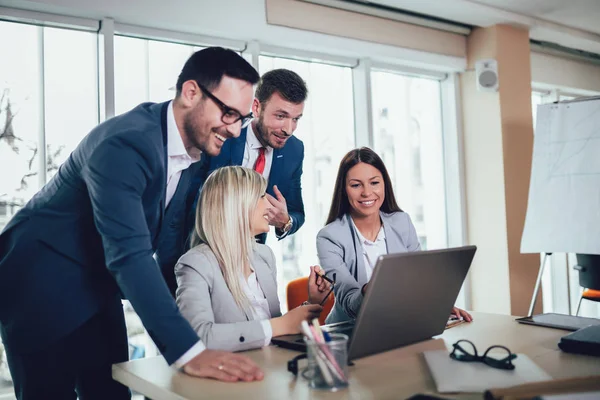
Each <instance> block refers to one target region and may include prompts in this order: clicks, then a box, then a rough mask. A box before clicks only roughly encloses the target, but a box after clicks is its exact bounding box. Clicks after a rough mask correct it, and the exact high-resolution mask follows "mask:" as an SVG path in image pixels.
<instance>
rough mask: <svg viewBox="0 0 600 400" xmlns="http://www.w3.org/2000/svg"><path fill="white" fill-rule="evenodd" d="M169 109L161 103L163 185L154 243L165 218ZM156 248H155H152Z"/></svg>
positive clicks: (167, 105)
mask: <svg viewBox="0 0 600 400" xmlns="http://www.w3.org/2000/svg"><path fill="white" fill-rule="evenodd" d="M168 108H169V102H168V101H167V102H165V103H163V105H162V107H161V109H160V130H161V134H162V140H163V162H164V171H165V172H164V185H162V188H161V191H160V201H159V208H160V209H159V213H160V216H159V220H158V225H157V229H156V232H154V241H156V239H157V238H158V237H159V232H160V231H161V228H162V224H163V220H164V218H165V201H166V197H167V181H168V178H169V177H168V176H167V174H168V171H169V156H168V151H167V149H168V147H167V143H168V139H167V138H168V133H167V110H168ZM154 247H156V246H154Z"/></svg>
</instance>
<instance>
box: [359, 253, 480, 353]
mask: <svg viewBox="0 0 600 400" xmlns="http://www.w3.org/2000/svg"><path fill="white" fill-rule="evenodd" d="M476 249H477V248H476V247H475V246H465V247H458V248H451V249H443V250H430V251H419V252H412V253H399V254H388V255H384V256H381V257H379V259H378V260H377V264H376V265H375V269H374V270H373V276H372V278H371V280H370V282H369V287H368V289H367V293H366V295H365V298H364V300H363V303H362V306H361V308H360V311H359V313H358V317H357V319H356V325H355V327H354V331H353V334H352V340H351V343H350V349H349V352H348V359H349V360H353V359H356V358H360V357H365V356H368V355H371V354H375V353H379V352H382V351H386V350H391V349H395V348H397V347H400V346H405V345H407V344H410V343H415V342H418V341H421V340H426V339H429V338H431V337H433V336H435V335H438V334H440V333H442V332H443V331H444V328H445V327H446V322H447V321H448V317H449V316H450V312H451V311H452V307H453V306H454V303H455V301H456V298H457V297H458V293H459V291H460V288H461V286H462V283H463V281H464V280H465V277H466V276H467V272H468V271H469V267H470V266H471V261H472V260H473V256H474V255H475V251H476Z"/></svg>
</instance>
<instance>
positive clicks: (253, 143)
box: [242, 124, 273, 180]
mask: <svg viewBox="0 0 600 400" xmlns="http://www.w3.org/2000/svg"><path fill="white" fill-rule="evenodd" d="M261 147H263V145H262V144H261V143H260V142H259V141H258V139H257V138H256V133H254V130H253V129H252V124H250V125H248V130H247V132H246V146H244V158H243V159H242V167H244V168H250V169H254V164H256V159H257V158H258V151H259V149H260V148H261ZM271 165H273V148H272V147H270V146H267V147H265V169H264V170H263V173H262V176H264V177H265V179H266V180H269V173H270V172H271Z"/></svg>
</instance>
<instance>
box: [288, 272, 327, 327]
mask: <svg viewBox="0 0 600 400" xmlns="http://www.w3.org/2000/svg"><path fill="white" fill-rule="evenodd" d="M286 298H287V307H288V310H291V309H293V308H296V307H298V306H299V305H300V304H302V303H303V302H304V301H306V300H308V276H304V277H302V278H296V279H294V280H292V281H290V283H288V285H287V288H286ZM334 298H335V296H334V295H333V292H332V293H331V294H330V295H329V297H328V298H327V300H326V301H325V304H323V311H322V312H321V315H320V316H319V323H320V324H321V325H324V324H325V318H327V315H329V312H330V311H331V309H332V308H333V303H334Z"/></svg>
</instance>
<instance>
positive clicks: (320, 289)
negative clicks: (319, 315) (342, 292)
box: [308, 265, 331, 304]
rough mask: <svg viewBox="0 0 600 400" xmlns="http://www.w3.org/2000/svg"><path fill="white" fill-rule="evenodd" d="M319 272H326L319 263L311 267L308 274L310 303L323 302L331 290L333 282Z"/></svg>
mask: <svg viewBox="0 0 600 400" xmlns="http://www.w3.org/2000/svg"><path fill="white" fill-rule="evenodd" d="M319 273H324V271H323V270H322V269H321V267H319V266H318V265H313V266H311V267H310V275H309V276H308V302H309V303H310V304H321V303H322V302H323V300H324V299H325V297H326V296H327V295H328V294H329V291H330V290H331V284H330V283H329V282H327V281H326V280H325V279H323V277H322V276H321V275H319Z"/></svg>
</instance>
